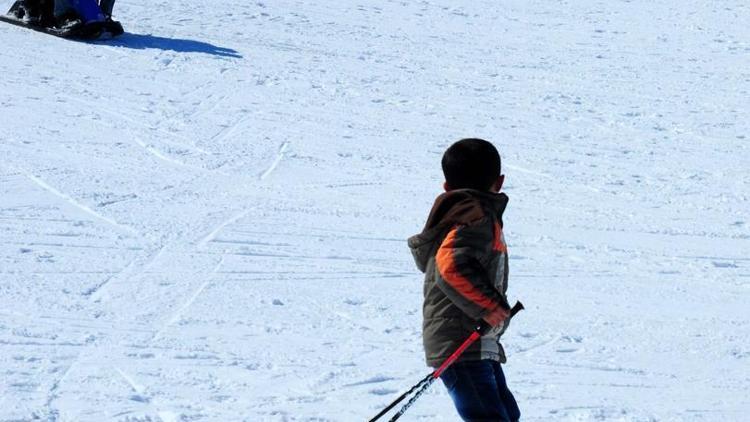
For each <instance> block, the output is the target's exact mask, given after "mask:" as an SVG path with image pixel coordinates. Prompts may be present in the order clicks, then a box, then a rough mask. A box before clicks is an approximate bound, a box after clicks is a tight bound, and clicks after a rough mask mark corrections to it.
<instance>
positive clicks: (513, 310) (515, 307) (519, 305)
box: [510, 301, 525, 318]
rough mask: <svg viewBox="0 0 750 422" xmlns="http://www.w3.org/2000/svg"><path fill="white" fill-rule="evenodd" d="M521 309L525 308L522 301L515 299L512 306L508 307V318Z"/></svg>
mask: <svg viewBox="0 0 750 422" xmlns="http://www.w3.org/2000/svg"><path fill="white" fill-rule="evenodd" d="M523 309H525V308H524V307H523V303H521V301H516V304H515V305H513V307H512V308H510V318H513V317H514V316H516V314H517V313H519V312H521V311H522V310H523Z"/></svg>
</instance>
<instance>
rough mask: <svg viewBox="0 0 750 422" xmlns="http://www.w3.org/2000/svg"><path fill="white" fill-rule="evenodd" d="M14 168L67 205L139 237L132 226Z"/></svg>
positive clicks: (122, 231) (123, 232)
mask: <svg viewBox="0 0 750 422" xmlns="http://www.w3.org/2000/svg"><path fill="white" fill-rule="evenodd" d="M16 170H17V171H18V172H19V173H21V174H23V175H24V176H26V177H27V178H28V179H29V180H31V181H32V182H33V183H34V184H35V185H37V186H38V187H40V188H42V189H44V190H45V191H47V192H48V193H50V194H52V195H54V196H56V197H58V198H59V199H61V200H63V201H64V202H66V203H68V204H69V205H71V206H73V207H74V208H76V209H78V210H79V211H81V212H83V213H84V214H87V215H89V216H90V217H93V218H94V219H95V220H98V221H100V222H103V223H106V224H107V225H108V226H110V227H112V228H114V229H115V230H117V231H118V232H120V233H121V234H125V235H130V236H136V237H140V236H141V235H140V233H139V232H138V231H137V230H136V229H134V228H132V227H129V226H126V225H124V224H120V223H118V222H117V221H115V220H114V219H112V218H110V217H107V216H105V215H102V214H100V213H98V212H96V211H94V210H93V209H91V208H89V207H88V206H86V205H84V204H82V203H81V202H79V201H77V200H76V199H74V198H73V197H72V196H70V195H67V194H65V193H63V192H61V191H59V190H57V189H55V188H54V187H52V186H51V185H49V184H48V183H47V182H46V181H44V180H43V179H42V178H40V177H37V176H35V175H33V174H31V173H30V172H27V171H25V170H22V169H16Z"/></svg>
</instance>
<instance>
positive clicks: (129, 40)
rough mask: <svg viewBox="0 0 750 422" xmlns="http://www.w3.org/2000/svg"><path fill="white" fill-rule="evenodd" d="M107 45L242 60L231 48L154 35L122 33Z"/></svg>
mask: <svg viewBox="0 0 750 422" xmlns="http://www.w3.org/2000/svg"><path fill="white" fill-rule="evenodd" d="M107 44H110V45H112V46H118V47H125V48H133V49H136V50H145V49H148V48H154V49H159V50H166V51H176V52H178V53H204V54H212V55H215V56H221V57H232V58H237V59H239V58H242V56H241V55H240V53H239V52H237V50H233V49H231V48H224V47H218V46H215V45H213V44H210V43H207V42H203V41H196V40H185V39H180V38H165V37H158V36H156V35H145V34H131V33H124V34H122V35H120V36H119V37H117V38H115V39H112V40H108V41H107Z"/></svg>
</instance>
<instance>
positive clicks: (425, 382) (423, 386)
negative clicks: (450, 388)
mask: <svg viewBox="0 0 750 422" xmlns="http://www.w3.org/2000/svg"><path fill="white" fill-rule="evenodd" d="M522 309H523V304H522V303H521V302H516V304H515V305H513V308H511V310H510V316H509V317H508V318H513V316H514V315H516V314H517V313H518V312H519V311H521V310H522ZM489 328H490V327H489V326H488V325H487V324H486V323H485V322H484V321H482V323H481V324H480V325H479V326H478V327H477V328H476V329H475V330H474V332H473V333H471V335H470V336H469V337H468V338H467V339H466V340H464V342H463V343H462V344H461V346H459V347H458V349H456V351H455V352H453V354H452V355H450V357H449V358H448V359H446V360H445V361H444V362H443V363H442V365H440V366H439V367H438V368H437V369H435V371H433V372H432V373H430V374H428V375H427V376H426V377H424V378H422V380H421V381H419V382H418V383H417V384H416V385H414V386H413V387H412V388H410V389H409V390H408V391H407V392H405V393H404V394H402V395H400V396H399V397H398V398H397V399H396V400H394V401H393V402H392V403H391V404H389V405H388V406H386V408H385V409H383V410H381V411H380V413H378V414H377V415H375V417H374V418H372V419H370V421H369V422H374V421H376V420H378V419H380V417H381V416H383V415H385V414H386V413H388V411H389V410H391V409H393V408H394V407H396V405H397V404H399V403H400V402H401V401H403V400H404V399H405V398H406V397H408V396H409V394H411V393H412V392H413V391H415V390H417V392H416V394H414V397H412V398H411V399H410V400H409V401H408V402H407V403H406V404H405V405H404V406H403V407H402V408H401V409H400V410H399V411H398V413H396V414H395V415H393V417H392V418H391V419H390V421H389V422H394V421H396V420H397V419H398V418H400V417H401V416H402V415H403V414H404V413H406V411H407V410H408V409H409V408H410V407H411V406H412V405H413V404H414V402H416V401H417V399H418V398H419V397H420V396H421V395H422V394H424V392H425V391H427V389H428V388H430V385H432V383H433V382H435V380H436V379H438V378H440V375H442V374H443V372H445V370H446V369H448V367H449V366H451V365H453V363H454V362H455V361H456V359H458V358H459V357H460V356H461V355H462V354H463V353H464V352H465V351H466V349H468V348H469V346H471V345H472V344H473V343H474V342H475V341H477V340H478V339H479V338H480V337H482V335H483V334H484V333H485V332H486V331H487V329H489Z"/></svg>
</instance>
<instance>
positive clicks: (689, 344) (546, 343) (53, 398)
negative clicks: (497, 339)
mask: <svg viewBox="0 0 750 422" xmlns="http://www.w3.org/2000/svg"><path fill="white" fill-rule="evenodd" d="M6 3H7V2H6ZM7 6H9V5H6V4H3V2H2V1H0V8H2V7H7ZM559 6H560V5H558V4H550V3H544V2H536V1H531V2H525V3H523V4H521V3H514V2H510V3H502V4H499V3H497V2H489V1H476V2H468V1H465V2H460V1H459V2H455V1H453V2H447V1H441V0H430V1H425V2H419V3H408V2H374V1H369V0H366V1H363V2H360V3H357V4H350V3H335V2H334V3H328V4H312V3H310V4H307V3H305V4H302V3H299V2H290V1H286V0H283V1H280V2H274V3H273V4H271V3H262V2H261V3H236V4H232V5H223V7H221V8H217V7H213V6H212V5H210V4H208V3H205V2H197V1H195V0H187V1H185V2H180V3H174V4H171V3H170V4H167V5H162V6H159V7H154V6H153V4H152V3H150V2H146V1H144V0H133V1H129V2H123V4H119V3H118V7H117V8H116V15H117V16H118V18H120V19H122V21H123V23H124V24H125V27H126V30H127V31H128V34H126V35H125V36H123V37H122V38H120V39H118V40H113V41H110V42H95V43H76V42H70V41H65V40H59V39H55V38H51V37H49V36H46V35H43V34H37V33H29V32H28V31H24V30H23V29H21V28H16V27H9V26H7V25H0V38H2V39H3V40H4V41H5V42H4V45H5V46H6V48H5V52H4V59H3V60H2V61H1V62H0V72H2V74H3V75H4V79H3V82H1V83H2V88H3V89H2V90H0V92H2V94H0V108H2V110H3V113H2V115H1V116H0V123H2V126H3V133H2V135H0V155H1V156H2V157H3V160H2V163H0V168H1V169H2V171H0V239H2V242H0V372H2V374H3V376H2V377H0V391H2V394H0V420H2V421H6V420H7V421H10V420H14V421H15V420H23V421H27V420H51V421H76V422H89V421H91V422H101V421H115V422H153V421H159V420H161V421H164V422H172V421H186V420H191V421H229V420H248V421H271V422H276V421H352V420H363V419H365V420H366V419H367V418H369V417H371V416H372V415H374V414H375V413H377V411H378V410H379V409H381V408H382V407H383V406H384V405H386V404H387V403H388V402H390V401H391V400H392V399H393V398H395V397H396V396H397V395H398V394H399V392H401V391H404V389H405V388H407V387H408V385H410V384H412V383H413V382H416V381H417V380H418V379H420V378H422V377H423V376H424V374H425V373H426V371H427V368H425V367H424V364H423V361H422V350H421V339H420V315H421V311H420V305H421V294H422V293H421V288H422V286H421V275H420V274H418V272H417V271H416V270H415V269H414V268H413V264H412V262H411V258H410V256H409V252H408V250H407V249H406V244H405V239H406V238H407V237H408V236H410V235H412V234H414V233H415V232H417V231H418V230H419V229H420V228H421V226H422V224H423V223H424V218H425V217H426V213H427V211H428V210H429V207H430V205H431V203H432V200H433V199H434V196H436V195H437V194H439V193H440V185H441V181H442V179H441V175H440V168H439V159H440V155H441V154H442V152H443V151H444V149H445V148H446V147H447V146H448V145H449V143H450V142H452V141H453V140H456V139H458V138H460V137H465V136H484V137H488V138H489V139H491V140H493V141H495V142H496V144H497V145H498V146H499V147H500V149H501V153H502V154H503V166H504V173H505V174H506V175H507V179H506V186H505V189H506V192H507V193H508V194H509V196H510V197H511V203H510V205H509V207H508V211H507V213H506V215H505V217H504V221H505V224H506V228H505V232H506V236H507V240H508V243H509V247H510V258H511V282H510V294H511V298H518V299H520V300H522V301H523V302H524V303H525V304H526V306H527V309H526V310H525V311H524V312H522V313H521V314H519V316H518V318H517V319H515V320H514V321H513V324H511V327H510V328H509V330H508V333H507V335H506V337H505V339H504V344H505V348H506V350H507V352H508V355H509V362H508V365H507V366H506V368H505V370H506V375H507V377H508V380H509V383H510V386H511V389H512V390H513V391H514V393H515V394H516V396H517V398H518V400H519V402H520V403H521V408H522V412H523V413H524V420H529V421H549V420H560V421H601V420H607V421H609V420H611V421H620V422H636V421H646V420H649V421H651V420H654V421H656V420H680V421H683V420H685V421H692V420H695V421H702V420H722V421H742V420H744V419H743V418H744V415H746V414H747V412H748V411H750V408H748V403H747V400H746V395H747V390H748V389H749V388H750V383H748V380H747V377H744V376H743V374H744V372H743V369H745V367H746V366H747V359H748V357H750V356H749V355H748V352H747V350H748V349H750V344H748V338H750V331H749V330H750V322H749V321H748V317H747V312H746V307H747V304H746V302H747V300H746V296H747V288H748V287H750V270H748V268H750V267H748V265H749V263H750V261H749V260H748V258H747V257H748V256H750V246H749V245H748V242H750V233H748V229H749V228H750V221H748V219H747V209H748V201H749V200H750V196H749V195H748V185H750V179H749V178H748V173H747V171H746V167H747V163H746V161H747V160H746V157H747V152H748V151H747V148H748V144H747V140H748V139H749V138H748V136H750V127H748V124H747V119H746V118H745V115H746V114H747V108H748V106H747V95H746V92H747V91H748V86H749V85H748V84H750V81H748V76H747V74H746V72H744V70H743V69H744V67H742V66H740V64H742V63H745V62H746V58H747V55H748V54H749V53H750V47H748V44H747V39H748V37H750V33H748V29H747V25H742V17H744V16H747V15H748V13H749V12H750V10H748V8H747V5H744V4H743V3H741V2H739V1H728V2H725V3H722V5H721V7H717V6H716V5H713V4H685V3H684V2H683V3H678V2H676V1H668V2H662V3H658V4H654V3H653V2H651V3H649V2H645V1H636V2H624V3H601V2H593V1H582V2H577V3H571V4H567V5H565V7H559ZM195 16H200V19H195V18H194V17H195ZM212 22H222V24H221V25H213V24H212ZM488 28H489V29H488ZM71 57H79V58H81V60H70V58H71ZM292 143H293V148H292ZM19 169H22V170H19ZM281 170H283V171H281ZM29 182H31V183H29ZM32 184H33V185H32ZM126 222H127V223H126ZM136 227H137V229H136ZM437 384H440V383H436V385H435V386H434V387H433V388H432V389H430V391H429V392H428V393H427V394H426V395H425V396H423V397H422V398H421V399H420V401H419V402H417V403H416V405H415V406H414V408H412V409H410V411H409V413H407V415H406V416H405V417H404V420H407V419H408V420H430V421H454V420H456V415H455V411H454V410H453V408H452V405H451V402H450V400H449V398H448V396H447V393H446V392H445V389H444V388H443V387H442V385H437ZM696 386H698V387H700V388H697V387H696ZM697 391H699V392H700V393H699V394H698V393H696V392H697Z"/></svg>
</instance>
